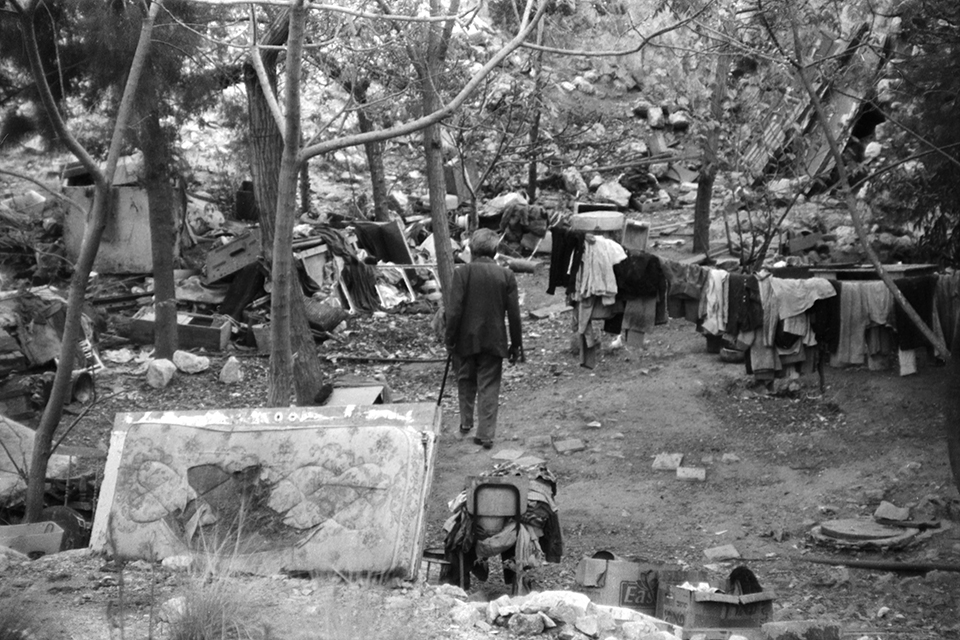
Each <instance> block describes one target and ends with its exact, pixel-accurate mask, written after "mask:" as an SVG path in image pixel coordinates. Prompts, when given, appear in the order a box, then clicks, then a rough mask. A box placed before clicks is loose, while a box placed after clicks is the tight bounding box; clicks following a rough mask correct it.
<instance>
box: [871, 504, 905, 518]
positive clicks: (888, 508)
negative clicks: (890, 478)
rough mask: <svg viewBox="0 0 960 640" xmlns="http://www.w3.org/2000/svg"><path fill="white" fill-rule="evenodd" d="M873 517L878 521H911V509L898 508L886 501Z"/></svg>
mask: <svg viewBox="0 0 960 640" xmlns="http://www.w3.org/2000/svg"><path fill="white" fill-rule="evenodd" d="M873 517H874V518H875V519H877V520H894V521H896V522H903V521H904V520H909V519H910V509H909V508H907V507H898V506H896V505H895V504H892V503H890V502H887V501H886V500H884V501H883V502H881V503H880V506H879V507H877V510H876V511H874V512H873Z"/></svg>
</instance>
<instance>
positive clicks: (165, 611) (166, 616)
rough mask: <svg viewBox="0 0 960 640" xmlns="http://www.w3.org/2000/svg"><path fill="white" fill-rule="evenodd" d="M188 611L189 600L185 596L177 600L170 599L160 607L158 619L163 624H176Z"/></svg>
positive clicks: (178, 597)
mask: <svg viewBox="0 0 960 640" xmlns="http://www.w3.org/2000/svg"><path fill="white" fill-rule="evenodd" d="M186 609H187V599H186V598H184V597H183V596H177V597H176V598H170V599H169V600H167V601H166V602H164V603H163V604H162V605H160V610H159V611H157V618H159V620H160V621H161V622H168V623H169V622H175V621H177V620H179V619H180V618H181V617H182V616H183V613H184V611H186Z"/></svg>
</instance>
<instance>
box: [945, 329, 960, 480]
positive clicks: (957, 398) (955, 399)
mask: <svg viewBox="0 0 960 640" xmlns="http://www.w3.org/2000/svg"><path fill="white" fill-rule="evenodd" d="M950 351H951V353H952V354H953V357H951V358H950V361H949V362H947V366H946V369H947V375H945V376H944V381H943V385H944V387H943V398H944V400H945V403H944V404H945V405H946V406H945V410H944V412H943V414H944V415H943V417H944V421H943V427H944V429H943V430H944V437H945V438H946V440H947V456H948V458H949V459H950V469H951V470H952V471H953V484H954V485H955V486H956V487H957V489H960V357H958V355H960V316H958V317H957V320H956V325H955V326H954V328H953V344H952V345H950Z"/></svg>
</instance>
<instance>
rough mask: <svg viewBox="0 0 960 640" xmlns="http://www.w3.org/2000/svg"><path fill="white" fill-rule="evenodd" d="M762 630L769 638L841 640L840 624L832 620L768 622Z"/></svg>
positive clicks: (775, 639)
mask: <svg viewBox="0 0 960 640" xmlns="http://www.w3.org/2000/svg"><path fill="white" fill-rule="evenodd" d="M761 631H762V632H763V637H764V638H767V639H768V640H840V625H839V624H838V623H837V622H835V621H832V620H791V621H784V622H767V623H765V624H764V625H763V626H762V627H761Z"/></svg>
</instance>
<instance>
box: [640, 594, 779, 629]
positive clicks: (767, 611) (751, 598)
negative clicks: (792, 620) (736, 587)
mask: <svg viewBox="0 0 960 640" xmlns="http://www.w3.org/2000/svg"><path fill="white" fill-rule="evenodd" d="M660 596H661V613H662V615H659V616H658V617H659V618H662V619H663V620H666V621H667V622H670V623H672V624H675V625H679V626H681V627H684V628H685V629H701V628H712V629H740V628H757V627H760V626H761V625H762V624H763V623H764V622H768V621H769V620H770V619H771V618H772V617H773V601H774V594H773V592H772V591H767V590H764V591H761V592H759V593H750V594H745V595H732V594H725V593H714V592H709V591H693V590H690V589H686V588H683V587H680V586H678V585H669V586H665V588H663V589H661V590H660Z"/></svg>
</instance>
